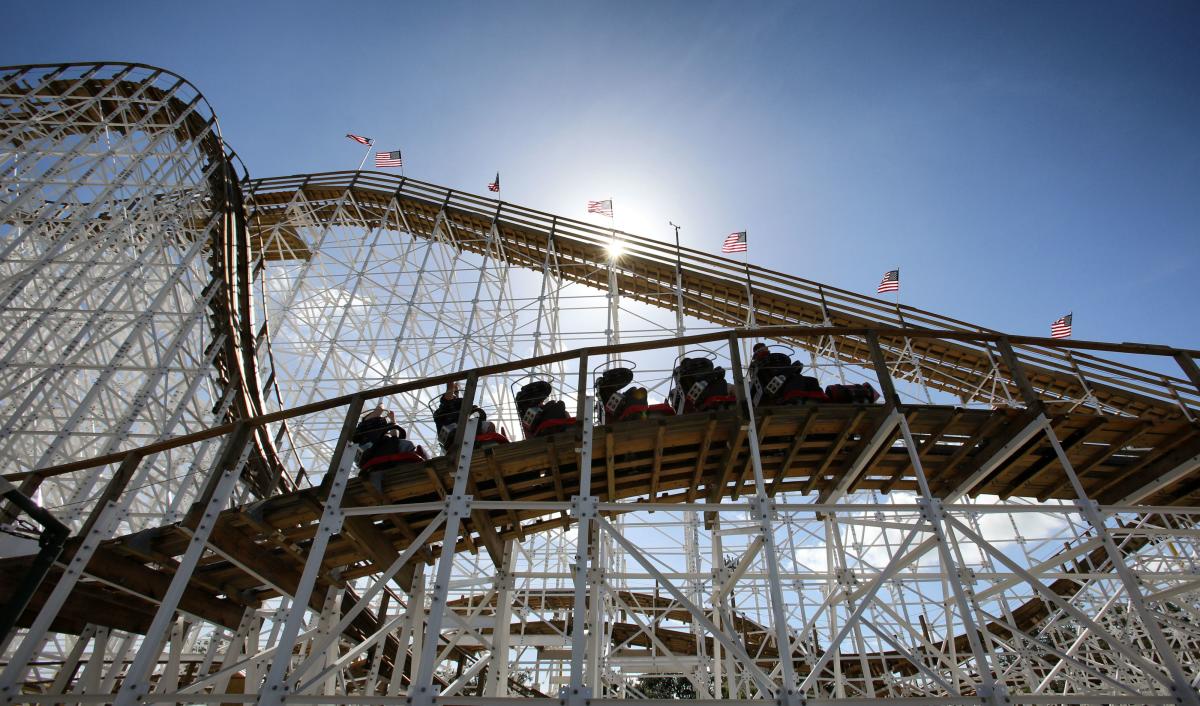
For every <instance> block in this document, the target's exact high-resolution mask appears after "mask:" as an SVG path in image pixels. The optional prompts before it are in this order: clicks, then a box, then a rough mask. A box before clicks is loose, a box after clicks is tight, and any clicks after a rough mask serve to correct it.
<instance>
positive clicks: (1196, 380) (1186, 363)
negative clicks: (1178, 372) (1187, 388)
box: [1175, 351, 1200, 392]
mask: <svg viewBox="0 0 1200 706" xmlns="http://www.w3.org/2000/svg"><path fill="white" fill-rule="evenodd" d="M1175 362H1176V363H1178V364H1179V367H1180V368H1181V369H1182V370H1183V374H1184V375H1187V378H1188V380H1191V381H1192V386H1193V387H1195V388H1196V392H1200V366H1197V365H1196V361H1195V359H1193V358H1192V356H1191V355H1190V354H1189V353H1187V352H1186V351H1176V352H1175Z"/></svg>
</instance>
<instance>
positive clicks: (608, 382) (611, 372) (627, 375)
mask: <svg viewBox="0 0 1200 706" xmlns="http://www.w3.org/2000/svg"><path fill="white" fill-rule="evenodd" d="M631 382H633V371H632V370H630V369H629V368H609V369H608V370H605V371H604V372H603V373H602V374H601V375H600V379H599V380H597V381H596V386H597V387H601V386H603V387H616V388H622V387H625V386H626V385H628V384H629V383H631Z"/></svg>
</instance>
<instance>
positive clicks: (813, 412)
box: [767, 407, 817, 497]
mask: <svg viewBox="0 0 1200 706" xmlns="http://www.w3.org/2000/svg"><path fill="white" fill-rule="evenodd" d="M816 418H817V408H816V407H810V408H809V409H808V413H807V414H806V415H805V416H804V421H803V422H801V424H800V430H799V431H797V432H796V436H795V437H794V438H793V439H792V445H791V446H789V447H788V450H787V453H786V454H785V455H784V457H783V463H781V464H780V465H779V468H778V469H777V470H776V471H775V475H774V476H773V477H772V478H771V487H770V488H768V489H767V495H769V496H772V497H774V496H775V494H776V493H778V492H779V484H780V483H781V482H782V481H783V479H784V478H786V477H787V475H788V470H789V469H790V468H791V467H792V463H793V462H795V460H796V455H797V454H799V453H800V447H801V446H802V445H803V444H804V441H805V440H806V439H807V438H808V430H809V429H811V428H812V425H813V421H814V420H816Z"/></svg>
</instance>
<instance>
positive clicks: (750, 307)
mask: <svg viewBox="0 0 1200 706" xmlns="http://www.w3.org/2000/svg"><path fill="white" fill-rule="evenodd" d="M742 254H743V255H744V256H745V260H744V261H743V263H744V264H745V266H746V308H747V311H748V312H749V314H750V316H749V318H748V319H747V323H748V324H749V326H750V328H758V320H757V319H756V318H755V316H754V289H753V288H752V287H751V284H750V233H749V232H747V233H746V249H745V250H743V251H742Z"/></svg>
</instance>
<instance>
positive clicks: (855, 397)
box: [825, 382, 879, 404]
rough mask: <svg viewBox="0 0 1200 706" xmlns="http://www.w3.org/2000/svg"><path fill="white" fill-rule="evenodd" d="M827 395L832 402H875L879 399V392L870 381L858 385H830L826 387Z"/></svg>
mask: <svg viewBox="0 0 1200 706" xmlns="http://www.w3.org/2000/svg"><path fill="white" fill-rule="evenodd" d="M825 396H826V397H827V398H829V401H830V402H841V403H849V404H874V403H875V402H876V401H877V400H878V399H879V393H878V392H876V391H875V388H873V387H871V385H870V384H869V383H865V382H862V383H858V384H857V385H829V386H828V387H826V388H825Z"/></svg>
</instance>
